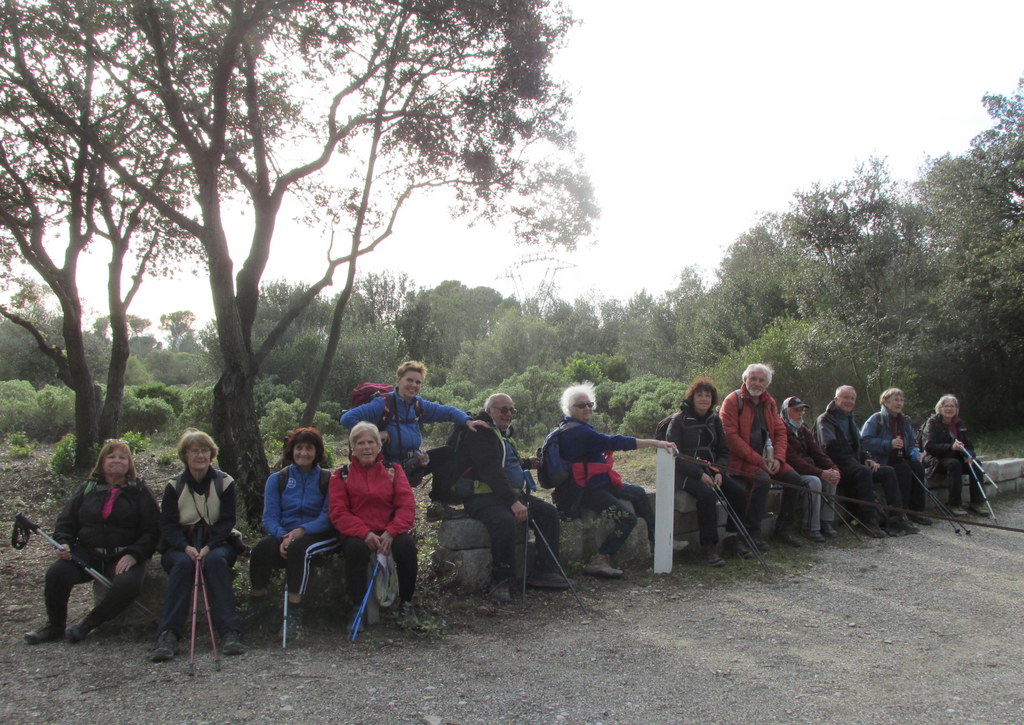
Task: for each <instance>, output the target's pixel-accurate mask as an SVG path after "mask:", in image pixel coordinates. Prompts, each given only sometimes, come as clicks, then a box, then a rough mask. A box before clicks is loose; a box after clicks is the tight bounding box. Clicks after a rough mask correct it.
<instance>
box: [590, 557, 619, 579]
mask: <svg viewBox="0 0 1024 725" xmlns="http://www.w3.org/2000/svg"><path fill="white" fill-rule="evenodd" d="M583 573H584V574H587V575H589V576H599V577H604V578H606V579H618V578H620V577H621V576H622V575H623V571H622V569H616V568H615V567H614V566H612V560H611V557H610V556H608V555H607V554H594V555H593V556H592V557H590V561H589V562H587V565H586V566H585V567H583Z"/></svg>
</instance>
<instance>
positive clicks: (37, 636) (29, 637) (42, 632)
mask: <svg viewBox="0 0 1024 725" xmlns="http://www.w3.org/2000/svg"><path fill="white" fill-rule="evenodd" d="M63 637H64V625H63V624H54V623H53V622H47V623H46V624H44V625H43V626H42V627H40V628H39V629H36V630H33V631H31V632H26V633H25V644H42V643H43V642H56V641H57V640H58V639H61V638H63Z"/></svg>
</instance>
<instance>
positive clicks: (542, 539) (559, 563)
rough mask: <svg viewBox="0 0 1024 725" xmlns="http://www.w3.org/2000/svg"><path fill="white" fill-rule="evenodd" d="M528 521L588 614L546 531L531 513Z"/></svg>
mask: <svg viewBox="0 0 1024 725" xmlns="http://www.w3.org/2000/svg"><path fill="white" fill-rule="evenodd" d="M526 523H527V524H528V525H529V524H532V525H533V533H535V534H536V535H537V538H538V539H540V540H541V542H542V543H543V544H544V548H546V549H547V550H548V555H550V556H551V560H552V561H553V562H555V566H557V567H558V573H559V574H561V575H562V578H563V579H565V583H566V584H568V585H569V591H571V592H572V595H573V597H575V598H576V603H577V604H579V605H580V609H581V610H583V613H584V614H586V613H587V608H586V607H584V606H583V600H582V599H580V595H579V594H578V593H577V592H576V587H574V586H573V584H572V579H570V578H569V577H568V575H566V573H565V569H563V568H562V562H560V561H559V560H558V557H557V556H555V552H554V550H553V549H552V548H551V544H549V543H548V540H547V537H545V536H544V533H543V532H542V531H541V530H540V527H539V526H537V522H536V521H534V520H533V518H532V517H530V516H529V514H527V518H526Z"/></svg>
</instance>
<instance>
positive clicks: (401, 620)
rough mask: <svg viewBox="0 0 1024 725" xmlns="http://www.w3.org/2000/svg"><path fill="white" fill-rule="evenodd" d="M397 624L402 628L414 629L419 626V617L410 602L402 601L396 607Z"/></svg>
mask: <svg viewBox="0 0 1024 725" xmlns="http://www.w3.org/2000/svg"><path fill="white" fill-rule="evenodd" d="M396 620H397V621H398V626H399V627H402V628H403V629H415V628H416V627H419V626H420V617H419V615H418V614H416V608H415V607H414V606H412V602H402V604H401V605H400V606H399V607H398V617H397V618H396Z"/></svg>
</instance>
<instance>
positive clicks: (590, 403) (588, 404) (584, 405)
mask: <svg viewBox="0 0 1024 725" xmlns="http://www.w3.org/2000/svg"><path fill="white" fill-rule="evenodd" d="M595 405H596V403H595V402H594V401H593V400H588V401H587V402H586V403H573V404H572V407H574V408H579V409H580V410H583V409H584V408H593V407H594V406H595Z"/></svg>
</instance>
